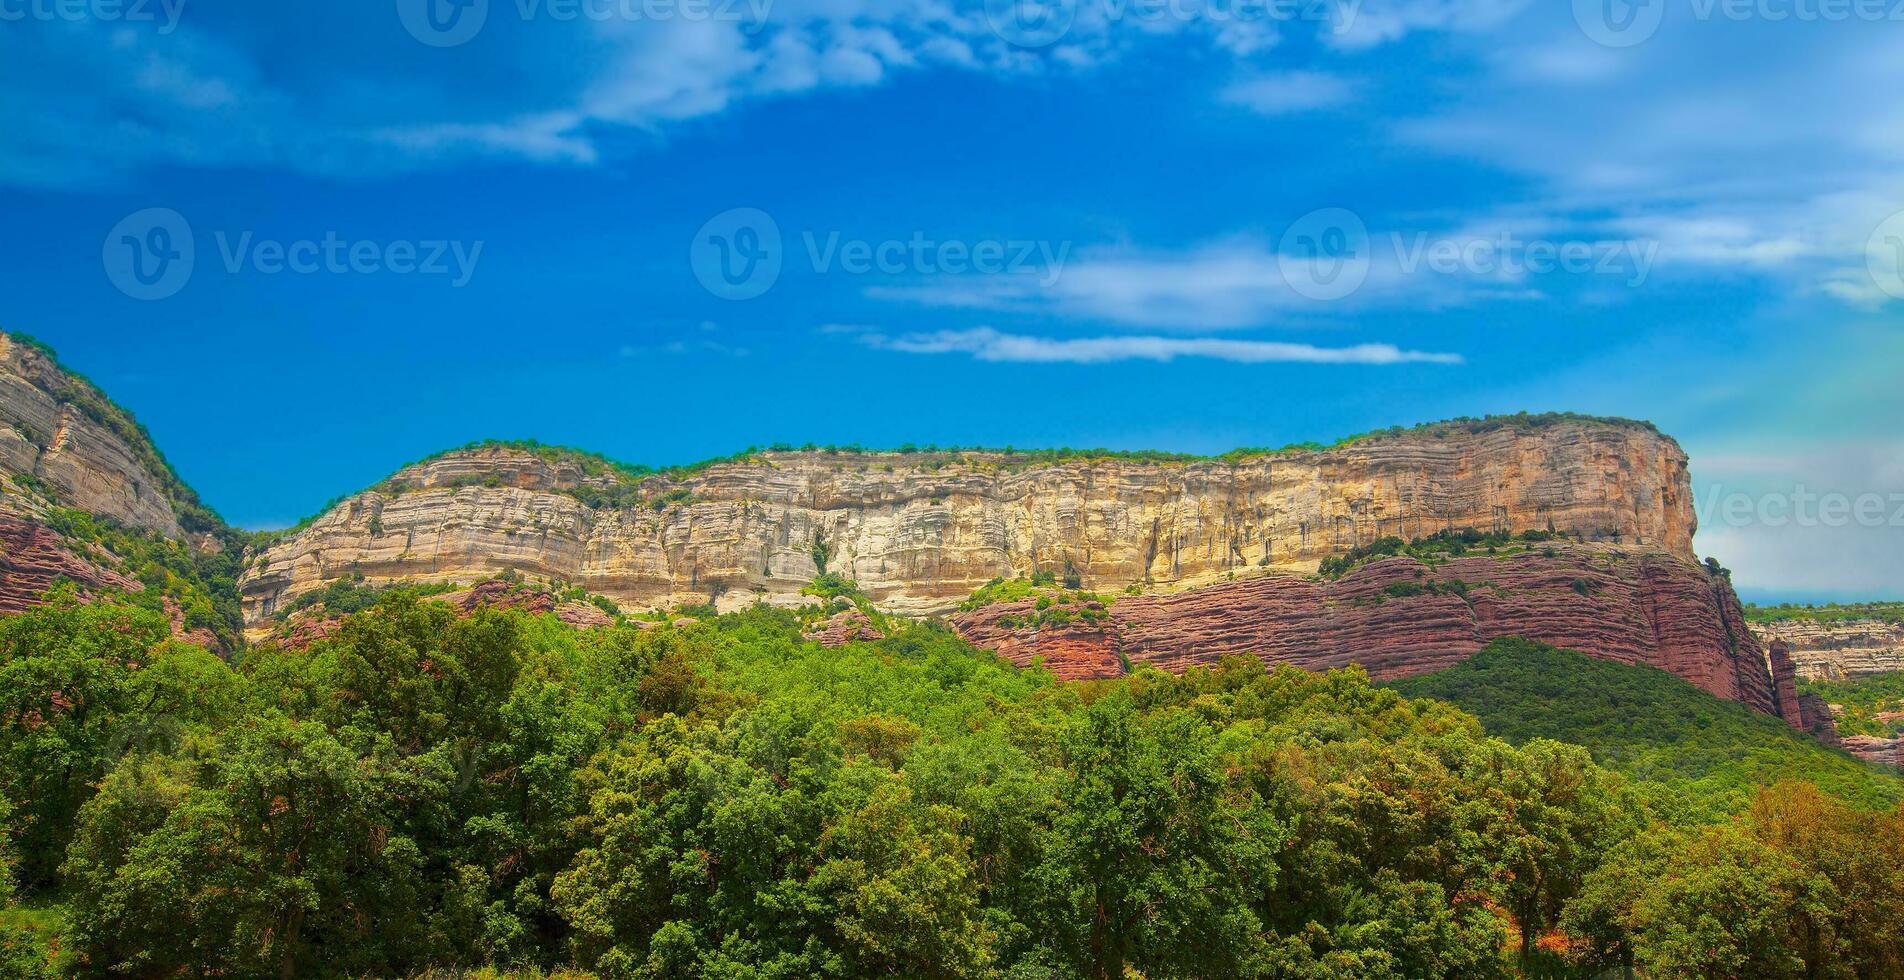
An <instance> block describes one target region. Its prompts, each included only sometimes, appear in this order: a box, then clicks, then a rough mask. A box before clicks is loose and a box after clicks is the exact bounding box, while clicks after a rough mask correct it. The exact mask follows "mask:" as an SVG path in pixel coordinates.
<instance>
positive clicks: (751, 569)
mask: <svg viewBox="0 0 1904 980" xmlns="http://www.w3.org/2000/svg"><path fill="white" fill-rule="evenodd" d="M1461 527H1475V528H1480V529H1484V530H1502V531H1509V532H1517V531H1522V530H1530V529H1531V530H1544V529H1548V528H1550V527H1551V528H1554V529H1558V530H1560V531H1563V532H1568V533H1573V534H1578V535H1580V536H1582V537H1583V538H1585V539H1587V540H1591V541H1604V542H1617V543H1619V544H1623V545H1626V546H1630V547H1634V548H1644V549H1648V550H1656V551H1660V552H1664V553H1667V554H1671V555H1676V556H1680V557H1683V558H1688V559H1689V558H1691V556H1692V544H1691V539H1692V532H1693V527H1694V521H1693V514H1692V508H1691V494H1690V492H1689V489H1688V484H1687V475H1686V457H1685V454H1684V453H1683V452H1682V451H1681V450H1680V448H1679V446H1678V445H1677V444H1676V443H1674V442H1673V441H1672V440H1671V439H1668V438H1666V437H1664V436H1661V435H1659V434H1658V433H1656V432H1654V431H1653V430H1651V428H1650V427H1645V426H1640V425H1636V424H1633V423H1610V422H1599V421H1588V420H1575V419H1568V420H1560V421H1548V422H1541V423H1538V424H1501V425H1495V426H1492V427H1487V426H1477V425H1471V424H1466V425H1464V424H1445V425H1441V426H1431V427H1427V428H1424V429H1421V430H1415V431H1410V432H1401V433H1394V434H1388V435H1383V436H1379V437H1374V438H1369V439H1365V440H1362V441H1357V442H1354V443H1351V444H1349V445H1346V446H1342V447H1340V448H1334V449H1322V450H1312V451H1311V450H1299V451H1288V452H1278V453H1271V454H1264V455H1260V456H1254V457H1248V458H1243V459H1241V460H1239V461H1235V462H1227V461H1220V460H1203V461H1188V462H1176V461H1149V460H1139V459H1125V458H1114V457H1102V456H1100V457H1083V458H1077V459H1071V460H1054V459H1052V458H1049V457H1046V456H1038V455H1022V454H1020V455H1014V454H1005V453H986V452H958V453H919V454H898V453H852V452H837V453H835V452H765V453H757V454H754V455H750V456H747V457H744V458H740V459H736V460H732V461H727V462H720V463H715V464H711V465H708V466H705V467H702V468H699V469H696V470H694V471H692V472H686V473H675V474H662V475H657V476H652V477H648V478H645V479H642V480H640V481H639V482H636V481H635V480H634V479H633V478H631V477H628V476H625V475H623V474H620V473H617V472H615V471H613V470H612V469H608V468H606V467H602V466H591V465H589V464H588V463H587V462H586V461H585V460H578V459H574V458H569V457H564V456H560V455H554V454H549V453H546V452H543V453H537V452H530V451H526V450H520V449H509V448H490V449H482V450H474V451H469V452H460V453H451V454H448V455H446V456H444V457H441V458H438V459H435V460H432V461H429V462H426V463H421V464H417V465H415V466H412V467H409V468H407V469H405V470H403V471H401V472H399V473H398V474H396V476H395V477H393V478H392V480H390V481H388V482H387V483H386V484H385V485H383V486H382V487H380V488H378V489H375V490H371V491H367V492H364V493H361V494H358V495H356V496H354V497H352V498H350V499H349V500H347V501H345V502H344V503H342V504H340V505H339V506H337V507H336V508H334V509H332V510H331V511H330V512H329V513H326V514H324V515H322V516H321V517H319V518H318V519H317V520H316V521H315V522H314V523H312V524H311V525H310V526H308V527H306V528H304V529H302V530H300V531H299V532H297V533H296V534H293V535H291V536H289V537H288V538H286V539H285V540H283V541H282V542H280V543H278V544H276V545H274V546H273V547H271V548H270V549H269V550H268V551H266V552H265V554H264V555H263V556H262V558H261V560H260V561H258V562H257V563H256V564H255V566H254V567H253V569H252V570H251V571H250V572H249V573H248V574H247V575H246V576H245V578H244V580H243V582H242V588H243V590H244V598H245V609H246V615H247V618H248V619H250V620H253V621H255V620H258V619H262V618H264V617H268V616H270V615H271V614H272V613H273V611H274V610H276V609H278V608H280V607H281V606H282V605H283V604H285V603H286V602H288V601H290V600H292V599H294V598H296V597H297V596H299V595H302V594H304V593H306V592H310V591H312V590H315V589H319V588H322V587H323V586H324V585H326V584H327V583H328V582H330V581H332V580H334V579H336V578H339V577H343V576H351V575H362V576H364V577H365V578H366V579H367V580H368V581H370V582H372V583H387V582H400V581H447V580H469V579H474V578H482V577H486V576H489V575H494V574H498V573H501V572H504V571H507V570H510V569H514V570H517V571H520V572H523V573H526V574H531V575H535V576H538V577H543V578H549V579H558V580H563V581H569V582H574V583H576V584H577V585H580V586H582V587H584V588H586V589H588V590H589V591H591V592H596V593H600V594H603V595H606V596H608V597H610V598H612V599H614V600H616V601H617V602H619V603H621V604H622V605H624V606H632V607H644V606H645V607H667V606H674V605H686V604H691V603H701V602H708V601H713V602H714V603H715V604H716V605H717V606H719V607H720V608H722V609H731V608H737V607H740V606H745V605H750V604H752V603H754V602H755V601H757V600H763V599H764V600H766V601H768V602H774V603H784V604H797V603H799V602H801V601H803V600H802V599H801V597H800V595H799V591H800V589H801V588H802V587H804V586H805V585H807V584H808V582H809V581H811V580H812V578H813V577H814V576H815V575H816V574H817V573H819V572H820V571H822V570H823V569H824V570H826V571H831V572H838V573H840V574H843V575H846V576H847V577H850V578H852V579H854V580H855V581H857V582H858V583H859V586H860V587H861V589H862V590H864V592H865V593H866V595H867V596H868V597H869V598H871V599H872V600H873V601H874V602H876V603H877V604H878V605H879V606H880V608H882V609H884V610H887V611H890V612H896V613H903V614H932V613H943V612H947V611H950V610H951V609H952V608H953V607H954V606H955V605H956V603H957V602H958V600H960V599H962V598H964V597H965V596H966V595H968V594H969V593H970V592H971V591H972V590H973V589H974V588H976V587H977V586H979V585H981V584H983V583H985V582H987V581H989V580H991V579H993V578H995V577H999V576H1005V577H1011V576H1017V575H1025V574H1028V573H1029V572H1031V571H1032V570H1034V569H1048V570H1058V569H1060V568H1064V567H1067V566H1068V567H1070V568H1072V569H1074V570H1075V572H1076V574H1078V575H1079V576H1080V577H1081V578H1082V580H1083V581H1084V582H1085V583H1087V585H1090V586H1092V587H1096V588H1101V589H1122V588H1123V587H1124V586H1125V585H1127V584H1130V583H1137V582H1149V583H1157V584H1169V585H1195V584H1199V583H1204V582H1211V581H1217V580H1220V579H1221V578H1223V577H1224V576H1226V575H1229V574H1232V573H1235V572H1239V571H1250V570H1254V569H1257V568H1271V569H1280V570H1286V571H1309V570H1312V569H1313V568H1314V567H1315V565H1316V562H1317V561H1318V560H1319V559H1321V558H1324V557H1327V556H1331V555H1336V554H1340V553H1342V552H1344V551H1347V550H1349V549H1351V548H1354V547H1356V546H1358V545H1362V544H1366V543H1368V542H1370V541H1372V540H1375V539H1376V538H1379V537H1382V536H1385V535H1395V536H1401V537H1407V538H1413V537H1420V536H1424V535H1427V534H1431V533H1433V532H1436V531H1439V530H1444V529H1449V528H1461Z"/></svg>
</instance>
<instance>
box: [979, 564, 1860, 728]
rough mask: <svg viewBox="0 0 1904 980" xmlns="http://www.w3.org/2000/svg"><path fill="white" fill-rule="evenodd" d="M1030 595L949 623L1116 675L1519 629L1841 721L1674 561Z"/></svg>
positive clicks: (1012, 652)
mask: <svg viewBox="0 0 1904 980" xmlns="http://www.w3.org/2000/svg"><path fill="white" fill-rule="evenodd" d="M1033 606H1034V603H1033V602H1032V601H1031V600H1026V601H1022V602H1011V603H998V604H994V605H991V606H986V607H984V608H982V609H978V610H974V611H970V612H961V613H958V614H955V615H954V616H952V617H951V618H950V621H951V623H952V624H953V626H954V628H955V629H957V630H958V631H959V632H960V633H961V634H962V635H964V636H965V637H966V638H967V639H968V640H970V641H971V642H973V643H974V644H976V645H978V646H982V647H988V648H992V649H996V650H997V651H999V653H1000V654H1001V655H1003V656H1005V657H1007V658H1009V659H1011V660H1013V661H1015V662H1017V663H1020V664H1028V663H1030V662H1032V661H1033V660H1034V659H1041V660H1043V661H1044V662H1045V664H1046V666H1047V667H1048V668H1050V669H1051V670H1052V671H1053V672H1055V673H1057V674H1059V675H1060V676H1064V677H1070V678H1098V677H1115V676H1119V675H1121V674H1123V673H1125V672H1126V670H1127V665H1133V664H1138V663H1149V664H1155V665H1156V666H1158V667H1161V668H1163V669H1165V670H1172V671H1179V670H1183V669H1185V668H1187V667H1191V666H1195V665H1199V664H1214V663H1216V662H1217V661H1218V660H1220V659H1221V658H1223V657H1225V656H1230V655H1242V656H1249V657H1254V658H1257V659H1259V660H1261V661H1262V662H1263V663H1265V664H1266V665H1275V664H1292V665H1294V666H1298V667H1303V668H1306V669H1309V670H1324V669H1329V668H1334V667H1345V666H1348V665H1349V664H1351V663H1357V664H1361V665H1362V666H1363V667H1364V668H1365V669H1366V670H1368V672H1369V674H1370V676H1372V677H1374V678H1376V679H1377V680H1383V679H1388V678H1394V677H1402V676H1406V675H1409V674H1419V673H1426V672H1428V671H1434V670H1440V669H1442V668H1444V667H1449V666H1453V665H1454V664H1456V663H1459V662H1460V661H1462V660H1464V659H1466V658H1467V657H1469V656H1470V655H1472V654H1473V653H1474V652H1475V651H1477V650H1479V649H1480V648H1481V647H1483V646H1485V645H1487V643H1488V642H1489V641H1491V640H1494V639H1497V638H1499V637H1504V636H1523V637H1527V638H1529V639H1533V640H1539V641H1541V642H1543V643H1550V644H1553V645H1555V646H1562V647H1568V648H1571V649H1575V650H1580V651H1582V652H1584V653H1587V654H1589V655H1591V656H1594V657H1599V658H1601V659H1606V660H1614V661H1619V662H1621V663H1630V664H1646V665H1650V666H1654V667H1658V668H1661V669H1663V670H1666V671H1668V672H1670V673H1672V674H1675V675H1677V676H1679V677H1681V678H1684V679H1685V680H1687V681H1690V682H1692V683H1693V684H1695V685H1697V686H1699V687H1701V688H1704V689H1705V690H1707V691H1709V692H1711V693H1712V694H1714V695H1716V696H1718V697H1722V698H1726V699H1729V700H1733V701H1740V702H1743V703H1745V704H1748V705H1750V706H1752V707H1754V708H1756V709H1758V710H1760V711H1763V712H1765V713H1767V714H1773V715H1778V716H1780V717H1782V718H1785V719H1786V720H1787V721H1788V722H1790V723H1791V724H1792V726H1793V727H1794V728H1799V729H1801V730H1806V731H1813V730H1814V729H1817V728H1819V727H1821V726H1822V727H1823V728H1827V729H1828V728H1829V727H1830V721H1829V714H1828V713H1824V714H1822V717H1820V715H1821V709H1822V706H1815V707H1814V708H1813V709H1812V710H1810V711H1807V710H1806V706H1805V705H1803V704H1801V703H1800V700H1799V697H1798V693H1797V691H1796V689H1795V687H1794V686H1793V683H1792V674H1791V672H1790V671H1789V669H1775V668H1778V666H1779V664H1778V658H1776V657H1768V653H1767V651H1766V650H1765V649H1764V648H1763V647H1761V646H1760V645H1759V643H1758V641H1757V639H1756V638H1754V637H1753V635H1752V633H1751V631H1750V630H1748V629H1747V628H1746V626H1745V616H1744V611H1743V609H1742V608H1741V607H1740V605H1739V600H1738V598H1737V597H1736V596H1735V595H1734V594H1733V591H1732V586H1731V583H1730V582H1729V581H1728V580H1727V579H1726V577H1725V576H1724V575H1722V574H1716V573H1714V572H1712V571H1711V570H1709V569H1707V568H1705V567H1703V566H1700V565H1697V564H1694V563H1692V562H1690V561H1686V560H1684V559H1682V558H1679V557H1677V556H1674V555H1669V554H1664V553H1660V552H1653V551H1638V550H1628V549H1621V548H1615V547H1607V546H1594V545H1557V546H1545V547H1542V548H1540V549H1538V550H1528V551H1523V552H1520V553H1516V554H1509V555H1500V556H1487V555H1479V556H1471V557H1464V558H1455V559H1451V560H1448V561H1445V562H1440V563H1437V564H1434V565H1428V564H1424V563H1422V562H1420V561H1417V560H1415V559H1413V558H1386V559H1381V560H1378V561H1373V562H1370V563H1368V564H1366V565H1362V566H1360V567H1358V568H1356V569H1354V570H1352V571H1350V572H1349V573H1348V574H1346V575H1344V576H1342V577H1341V578H1340V579H1336V580H1326V579H1319V578H1316V577H1306V576H1297V575H1288V574H1269V575H1263V576H1261V577H1257V578H1252V579H1248V580H1243V581H1236V582H1224V583H1218V584H1213V585H1209V586H1205V587H1202V588H1196V589H1190V590H1187V591H1182V592H1176V593H1172V594H1163V595H1138V596H1122V597H1119V598H1117V599H1116V600H1115V601H1114V602H1112V603H1111V604H1110V605H1109V607H1108V609H1107V612H1108V615H1107V617H1106V618H1104V619H1103V620H1101V621H1098V622H1095V623H1093V622H1070V623H1065V624H1062V625H1060V626H1057V627H1055V628H1050V629H1042V628H1038V627H1035V626H1026V625H1024V624H1026V623H1028V622H1031V621H1034V620H1035V619H1036V618H1037V617H1036V616H1035V614H1034V609H1033Z"/></svg>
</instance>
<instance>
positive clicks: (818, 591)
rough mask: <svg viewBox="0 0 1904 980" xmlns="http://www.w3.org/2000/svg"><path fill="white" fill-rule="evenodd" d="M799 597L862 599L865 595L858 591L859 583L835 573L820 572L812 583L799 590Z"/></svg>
mask: <svg viewBox="0 0 1904 980" xmlns="http://www.w3.org/2000/svg"><path fill="white" fill-rule="evenodd" d="M800 594H801V595H810V596H815V597H817V598H820V599H864V598H866V595H865V593H863V592H861V591H860V590H859V583H858V582H855V581H853V580H852V579H850V578H847V577H846V576H844V575H840V574H838V573H836V572H821V573H820V574H818V575H816V576H814V578H813V581H812V582H810V583H808V584H807V586H806V587H805V588H803V589H801V590H800Z"/></svg>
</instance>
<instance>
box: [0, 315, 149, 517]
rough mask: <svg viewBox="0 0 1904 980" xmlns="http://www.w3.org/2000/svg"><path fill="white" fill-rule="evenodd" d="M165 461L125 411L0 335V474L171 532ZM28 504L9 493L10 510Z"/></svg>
mask: <svg viewBox="0 0 1904 980" xmlns="http://www.w3.org/2000/svg"><path fill="white" fill-rule="evenodd" d="M164 467H165V464H164V461H163V460H162V459H160V458H159V457H158V455H157V453H156V452H155V451H153V450H152V448H151V444H150V442H149V441H147V440H146V438H145V435H144V433H143V431H142V430H140V429H139V427H138V424H137V423H136V422H134V421H133V420H132V418H131V416H129V415H126V414H125V413H124V412H123V411H120V410H119V409H118V408H117V407H115V406H114V405H113V404H112V403H111V402H109V401H107V400H106V398H105V397H104V396H103V395H101V394H100V393H99V391H98V390H97V389H95V388H94V387H93V386H92V385H91V384H89V383H87V382H86V381H85V380H83V379H81V378H77V377H74V376H72V375H70V374H67V373H66V372H65V371H62V370H61V369H60V367H59V366H58V365H57V364H55V363H54V362H53V359H52V358H50V357H48V356H47V355H46V354H45V353H44V352H42V351H41V350H39V349H38V348H35V347H32V346H29V345H27V344H25V343H22V342H20V341H18V340H15V339H14V338H12V337H11V336H9V335H7V334H5V333H0V472H4V473H6V474H9V475H10V476H15V477H19V476H24V477H26V478H28V479H30V480H33V481H37V482H38V483H39V484H42V485H43V486H44V487H45V488H46V489H47V490H50V491H51V493H52V495H53V497H54V498H55V499H56V500H57V501H58V502H59V503H60V504H61V505H62V506H66V507H72V508H75V509H78V510H84V511H90V512H92V513H93V514H97V515H99V516H102V517H108V518H112V519H113V520H116V521H118V522H119V523H121V524H124V525H127V526H129V527H135V528H142V529H145V530H150V531H157V532H158V533H160V534H163V535H166V536H168V537H174V538H176V537H180V536H181V535H182V531H181V529H180V527H179V515H178V513H177V510H176V507H175V501H174V500H173V499H172V497H173V493H174V491H173V489H172V488H174V487H176V486H177V485H178V484H177V478H176V477H174V476H173V475H172V474H171V473H170V472H169V471H167V470H165V468H164ZM16 482H18V481H17V480H16ZM28 506H29V505H28V504H27V503H26V501H24V500H23V499H20V498H17V497H16V498H15V499H14V504H13V506H12V507H11V508H10V509H11V510H12V511H13V513H14V514H15V516H21V515H22V514H23V512H24V511H26V510H27V508H28ZM5 507H7V505H6V503H5V502H4V501H0V508H5Z"/></svg>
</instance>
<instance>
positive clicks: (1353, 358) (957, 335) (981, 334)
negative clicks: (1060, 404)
mask: <svg viewBox="0 0 1904 980" xmlns="http://www.w3.org/2000/svg"><path fill="white" fill-rule="evenodd" d="M823 329H825V328H823ZM832 332H840V331H839V329H838V328H837V326H835V329H834V330H833V331H832ZM859 341H860V343H863V344H865V345H866V346H868V347H873V348H877V349H879V350H888V351H895V352H899V353H905V354H969V355H971V356H972V357H974V358H976V359H978V360H981V361H999V362H1015V363H1028V364H1108V363H1111V362H1115V361H1157V362H1169V361H1174V360H1176V359H1178V358H1186V357H1187V358H1208V359H1212V360H1219V361H1230V362H1232V363H1237V364H1273V363H1283V364H1362V365H1383V364H1460V363H1461V356H1460V355H1458V354H1441V353H1429V352H1424V351H1414V350H1402V349H1401V348H1398V347H1396V346H1394V345H1393V344H1355V345H1352V346H1348V347H1318V346H1315V345H1313V344H1292V343H1283V342H1279V341H1265V340H1231V339H1228V338H1216V337H1080V338H1053V337H1030V336H1023V335H1018V334H1007V333H1001V332H999V331H997V330H994V329H992V328H991V327H977V328H974V329H970V330H940V331H934V332H930V333H908V334H901V335H899V336H897V337H891V336H887V335H886V334H883V333H878V332H867V333H862V334H860V335H859Z"/></svg>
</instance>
